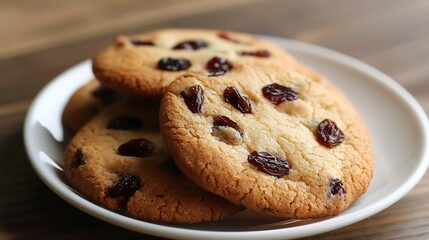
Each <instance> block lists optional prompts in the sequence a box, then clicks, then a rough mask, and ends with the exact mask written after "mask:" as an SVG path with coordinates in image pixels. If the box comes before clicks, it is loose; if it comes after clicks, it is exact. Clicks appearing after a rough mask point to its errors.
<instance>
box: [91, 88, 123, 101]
mask: <svg viewBox="0 0 429 240" xmlns="http://www.w3.org/2000/svg"><path fill="white" fill-rule="evenodd" d="M91 94H92V96H94V97H96V98H97V99H99V100H100V101H101V103H102V104H103V105H110V104H112V103H114V102H116V100H117V99H118V93H117V92H116V91H115V90H112V89H110V88H107V87H105V86H102V85H100V86H98V87H97V88H96V89H94V90H93V91H92V92H91Z"/></svg>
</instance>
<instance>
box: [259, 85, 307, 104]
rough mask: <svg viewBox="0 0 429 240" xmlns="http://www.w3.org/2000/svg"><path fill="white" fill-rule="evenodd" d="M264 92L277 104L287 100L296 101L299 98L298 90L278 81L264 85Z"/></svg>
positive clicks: (267, 97)
mask: <svg viewBox="0 0 429 240" xmlns="http://www.w3.org/2000/svg"><path fill="white" fill-rule="evenodd" d="M262 94H263V95H264V97H265V98H266V99H268V100H270V101H271V102H272V103H274V104H275V105H279V104H280V103H282V102H285V101H294V100H296V99H298V98H299V94H298V92H296V91H294V90H293V89H292V88H289V87H285V86H282V85H280V84H277V83H273V84H269V85H267V86H265V87H263V88H262Z"/></svg>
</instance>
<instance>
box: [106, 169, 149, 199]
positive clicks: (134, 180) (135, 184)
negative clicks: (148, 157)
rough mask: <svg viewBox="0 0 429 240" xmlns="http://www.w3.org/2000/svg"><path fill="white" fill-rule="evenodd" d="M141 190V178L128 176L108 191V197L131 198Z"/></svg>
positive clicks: (115, 183)
mask: <svg viewBox="0 0 429 240" xmlns="http://www.w3.org/2000/svg"><path fill="white" fill-rule="evenodd" d="M140 188H141V179H140V177H138V176H133V175H127V176H125V177H122V178H120V179H119V180H117V181H116V182H114V183H113V185H112V186H111V187H110V188H109V189H108V190H107V196H108V197H112V198H117V197H129V196H131V195H133V194H134V193H135V192H136V191H137V190H139V189H140Z"/></svg>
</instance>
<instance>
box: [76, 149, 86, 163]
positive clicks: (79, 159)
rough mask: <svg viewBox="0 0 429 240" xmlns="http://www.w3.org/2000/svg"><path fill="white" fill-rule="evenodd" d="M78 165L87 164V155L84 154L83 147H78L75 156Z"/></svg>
mask: <svg viewBox="0 0 429 240" xmlns="http://www.w3.org/2000/svg"><path fill="white" fill-rule="evenodd" d="M74 158H75V163H76V167H77V166H80V165H84V164H85V157H84V156H83V152H82V149H78V150H77V151H76V154H75V156H74Z"/></svg>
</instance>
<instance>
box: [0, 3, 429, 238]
mask: <svg viewBox="0 0 429 240" xmlns="http://www.w3.org/2000/svg"><path fill="white" fill-rule="evenodd" d="M0 6H1V7H0V30H1V36H2V37H1V38H0V171H1V174H0V239H60V238H61V239H137V238H140V239H157V238H155V237H150V236H145V235H142V234H138V233H135V232H131V231H128V230H125V229H121V228H119V227H116V226H113V225H110V224H108V223H104V222H103V221H100V220H98V219H95V218H93V217H91V216H89V215H86V214H84V213H82V212H81V211H79V210H77V209H76V208H74V207H72V206H70V205H69V204H67V203H66V202H64V201H63V200H62V199H60V198H59V197H58V196H56V195H55V194H54V193H53V192H51V191H50V190H49V189H48V188H47V187H46V186H45V185H44V184H43V183H42V182H41V181H40V180H39V178H38V177H37V176H36V174H35V173H34V171H33V170H32V168H31V166H30V164H29V162H28V159H27V156H26V154H25V149H24V146H23V138H22V127H23V121H24V117H25V114H26V111H27V109H28V107H29V104H30V103H31V101H32V99H33V98H34V96H35V95H36V94H37V92H38V91H39V90H40V89H41V88H42V87H43V86H44V85H45V84H46V83H47V82H49V81H50V79H52V78H53V77H55V76H56V75H57V74H59V73H60V72H62V71H63V70H65V69H66V68H68V67H70V66H72V65H74V64H76V63H77V62H80V61H82V60H84V59H87V58H89V57H90V56H92V55H94V54H95V53H96V52H97V51H98V50H100V48H101V47H102V46H104V45H106V44H107V43H109V42H110V41H111V40H112V39H113V37H114V36H115V35H117V34H119V33H121V34H134V33H139V32H143V31H148V30H152V29H158V28H166V27H200V28H217V29H230V30H236V31H244V32H250V33H257V34H266V35H274V36H280V37H285V38H290V39H296V40H301V41H305V42H309V43H314V44H318V45H321V46H325V47H328V48H331V49H334V50H337V51H340V52H343V53H345V54H348V55H351V56H353V57H355V58H357V59H359V60H361V61H364V62H366V63H368V64H370V65H372V66H374V67H376V68H378V69H380V70H381V71H383V72H385V73H386V74H387V75H389V76H391V77H392V78H393V79H395V80H396V81H397V82H399V83H400V84H401V85H402V86H403V87H405V88H406V89H407V90H408V91H409V92H411V93H412V94H413V95H414V97H415V98H416V99H417V100H418V101H419V102H420V104H421V105H422V106H423V107H424V109H425V110H426V112H428V111H429V67H428V63H429V14H428V12H429V1H425V0H411V1H401V0H365V1H354V0H322V1H300V0H285V1H281V0H267V1H258V0H235V1H229V0H216V1H212V0H181V1H174V0H157V1H137V0H122V1H114V0H104V1H102V0H99V1H86V0H63V1H53V0H39V1H15V0H3V1H1V2H0ZM428 193H429V176H428V175H425V177H424V178H423V179H422V180H421V182H420V183H419V184H418V185H417V186H416V187H415V188H414V189H413V190H412V191H411V192H410V193H409V194H407V195H406V196H405V197H404V198H403V199H401V200H400V201H399V202H397V203H396V204H394V205H393V206H391V207H390V208H388V209H386V210H384V211H382V212H380V213H378V214H376V215H375V216H372V217H370V218H368V219H366V220H363V221H361V222H358V223H356V224H353V225H350V226H348V227H345V228H342V229H338V230H335V231H332V232H328V233H325V234H322V235H319V236H315V237H312V238H309V239H429V201H428ZM286 237H287V236H285V238H286Z"/></svg>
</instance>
